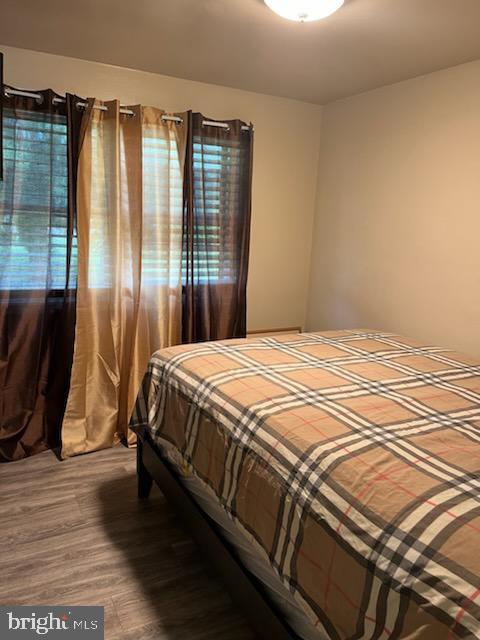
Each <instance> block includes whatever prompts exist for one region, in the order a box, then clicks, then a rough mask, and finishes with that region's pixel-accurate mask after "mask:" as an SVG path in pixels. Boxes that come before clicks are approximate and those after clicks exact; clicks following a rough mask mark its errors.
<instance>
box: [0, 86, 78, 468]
mask: <svg viewBox="0 0 480 640" xmlns="http://www.w3.org/2000/svg"><path fill="white" fill-rule="evenodd" d="M36 93H40V95H41V99H40V100H36V99H32V98H26V97H18V96H15V97H8V98H4V141H3V142H4V145H3V146H4V180H3V182H1V183H0V390H1V394H0V460H1V461H10V460H17V459H19V458H23V457H25V456H28V455H32V454H34V453H38V452H40V451H43V450H44V449H46V448H49V447H56V446H58V444H59V434H60V424H61V420H62V416H63V411H64V407H65V401H66V396H67V393H68V383H69V373H70V366H71V359H72V353H73V334H74V322H75V287H76V256H75V246H74V243H75V200H76V194H75V184H76V180H75V176H76V165H77V151H78V144H79V130H80V122H81V118H82V112H81V111H79V110H78V109H77V108H76V106H75V105H76V103H77V101H78V98H76V97H75V96H70V95H67V99H66V102H61V101H56V100H54V99H55V98H58V97H59V96H56V94H55V93H53V91H51V90H46V91H40V92H36Z"/></svg>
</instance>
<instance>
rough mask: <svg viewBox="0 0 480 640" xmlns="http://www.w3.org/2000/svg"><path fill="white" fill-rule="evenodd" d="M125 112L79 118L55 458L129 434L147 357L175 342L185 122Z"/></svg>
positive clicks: (148, 111) (92, 112) (113, 107)
mask: <svg viewBox="0 0 480 640" xmlns="http://www.w3.org/2000/svg"><path fill="white" fill-rule="evenodd" d="M93 106H95V107H102V106H103V107H107V109H106V110H100V109H96V108H93ZM130 109H132V110H133V112H134V114H133V116H128V115H123V114H121V113H120V111H119V103H118V102H116V101H114V102H106V103H100V102H98V101H97V102H95V104H93V103H92V101H90V108H89V111H88V118H87V119H86V120H85V133H84V141H83V145H82V149H81V153H80V159H79V166H78V265H79V268H78V291H77V323H76V337H75V353H74V360H73V367H72V376H71V385H70V393H69V397H68V402H67V409H66V412H65V417H64V422H63V427H62V457H68V456H71V455H76V454H78V453H85V452H87V451H93V450H96V449H102V448H106V447H110V446H112V445H113V444H115V443H117V442H119V441H124V442H126V441H128V437H129V436H128V420H129V417H130V414H131V411H132V409H133V405H134V402H135V397H136V394H137V392H138V388H139V386H140V382H141V379H142V376H143V374H144V371H145V368H146V366H147V363H148V360H149V358H150V356H151V354H152V353H153V352H154V351H156V350H157V349H160V348H162V347H165V346H168V345H171V344H175V343H178V342H180V339H181V260H182V177H183V164H184V156H185V143H186V123H184V124H183V125H179V124H177V123H174V122H170V121H165V120H162V115H163V112H162V111H160V110H159V109H154V108H150V107H148V108H142V107H139V106H137V107H130ZM132 438H133V434H131V433H130V439H132ZM130 441H132V440H130Z"/></svg>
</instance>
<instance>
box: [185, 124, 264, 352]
mask: <svg viewBox="0 0 480 640" xmlns="http://www.w3.org/2000/svg"><path fill="white" fill-rule="evenodd" d="M208 120H209V119H208V118H205V117H204V116H203V115H202V114H200V113H189V127H188V143H187V155H186V163H185V183H184V220H183V224H184V229H183V231H184V260H183V265H184V292H183V293H184V295H183V311H182V339H183V342H200V341H204V340H222V339H225V338H237V337H244V336H245V334H246V286H247V272H248V257H249V243H250V211H251V182H252V148H253V130H252V127H248V128H246V125H245V123H244V122H241V121H239V120H231V121H228V122H227V123H226V124H227V125H228V127H216V126H209V125H208V124H206V123H205V121H208ZM245 128H246V130H245Z"/></svg>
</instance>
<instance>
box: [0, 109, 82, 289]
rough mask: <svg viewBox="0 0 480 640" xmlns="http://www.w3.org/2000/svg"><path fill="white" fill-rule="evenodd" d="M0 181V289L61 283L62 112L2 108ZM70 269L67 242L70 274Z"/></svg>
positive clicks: (63, 243)
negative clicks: (1, 167)
mask: <svg viewBox="0 0 480 640" xmlns="http://www.w3.org/2000/svg"><path fill="white" fill-rule="evenodd" d="M3 150H4V180H3V182H0V288H1V289H4V290H5V289H7V290H25V289H29V290H34V289H41V290H45V289H50V290H55V289H61V290H63V289H64V288H65V286H66V282H65V279H66V263H67V260H66V253H67V197H68V192H67V125H66V118H65V116H61V115H52V114H44V113H37V112H30V111H20V110H16V111H15V112H14V111H12V110H10V109H7V108H6V109H4V119H3ZM75 274H76V239H75V238H74V241H73V249H72V262H71V271H70V275H71V278H74V277H75Z"/></svg>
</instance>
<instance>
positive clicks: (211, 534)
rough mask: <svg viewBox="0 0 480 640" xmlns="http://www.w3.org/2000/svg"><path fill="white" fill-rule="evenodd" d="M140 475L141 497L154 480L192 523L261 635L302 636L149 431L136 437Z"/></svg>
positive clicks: (283, 639) (292, 639) (280, 639)
mask: <svg viewBox="0 0 480 640" xmlns="http://www.w3.org/2000/svg"><path fill="white" fill-rule="evenodd" d="M137 476H138V497H139V498H148V496H149V494H150V490H151V488H152V484H153V482H154V481H155V483H156V484H157V485H158V486H159V488H160V490H161V491H162V493H163V494H164V495H165V497H166V498H167V500H168V501H169V502H170V504H171V505H172V506H173V507H174V508H175V510H176V511H177V512H178V513H179V515H180V516H181V518H182V519H183V520H184V522H185V523H186V525H187V526H188V527H189V529H190V532H191V534H192V536H193V537H194V539H195V541H196V542H197V544H198V546H199V547H200V548H201V549H202V552H203V553H204V555H206V556H207V558H208V560H209V561H210V563H211V564H212V565H213V566H214V568H215V569H216V571H217V572H218V574H219V576H220V577H221V578H222V580H223V582H224V583H225V586H226V587H227V589H228V591H229V592H230V595H231V597H232V599H233V600H234V601H235V603H236V604H237V605H238V606H239V608H240V609H241V610H242V613H243V614H244V616H245V618H246V619H247V621H248V622H249V623H250V626H251V627H252V629H253V630H254V632H255V634H256V635H257V636H258V638H262V639H265V638H274V639H275V640H300V638H299V637H298V636H297V635H296V634H295V633H294V632H293V631H292V630H291V629H290V627H289V626H288V625H287V623H286V622H285V621H284V620H283V618H282V615H281V613H280V612H279V611H278V609H277V607H276V606H275V605H274V604H273V603H272V602H271V601H270V599H269V597H268V595H267V593H266V591H265V588H264V586H263V585H262V583H261V582H260V581H259V580H258V579H257V578H256V577H255V576H254V575H252V574H251V573H250V572H249V571H248V570H247V569H246V568H245V567H244V566H243V564H242V563H241V561H240V560H239V558H238V557H237V554H236V553H235V550H234V549H233V548H232V546H231V545H230V544H229V543H228V542H227V541H226V540H225V539H224V538H223V536H222V535H221V533H220V532H219V529H218V527H217V525H216V523H215V522H214V521H213V520H212V519H211V518H210V517H209V516H207V514H206V513H205V512H204V511H203V510H202V509H201V508H200V507H199V506H198V505H197V503H196V502H195V500H194V499H193V498H192V497H191V496H190V494H189V493H188V491H187V490H186V489H185V488H184V487H183V485H182V484H181V482H180V481H179V480H178V477H177V475H176V473H175V471H174V470H173V469H172V468H171V467H170V465H169V464H168V462H166V461H165V460H164V459H163V458H162V457H161V454H160V451H159V449H158V447H157V446H156V445H155V443H154V442H153V440H152V439H151V437H150V436H149V435H148V433H147V434H145V435H144V436H143V438H138V439H137Z"/></svg>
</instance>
